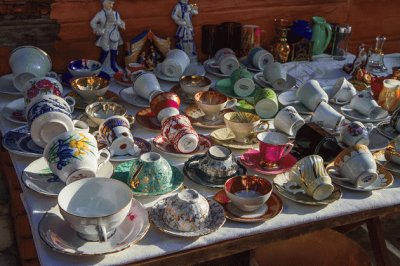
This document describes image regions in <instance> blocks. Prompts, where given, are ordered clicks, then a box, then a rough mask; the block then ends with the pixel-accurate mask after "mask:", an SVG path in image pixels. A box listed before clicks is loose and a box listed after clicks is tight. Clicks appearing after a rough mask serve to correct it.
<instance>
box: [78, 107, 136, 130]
mask: <svg viewBox="0 0 400 266" xmlns="http://www.w3.org/2000/svg"><path fill="white" fill-rule="evenodd" d="M85 112H86V114H87V115H88V117H89V118H90V119H91V120H92V121H93V122H95V123H96V124H97V125H100V124H101V123H103V122H104V120H106V119H107V118H109V117H111V116H115V115H119V116H124V117H127V115H126V112H127V110H126V108H125V107H124V106H123V105H120V104H117V103H114V102H95V103H92V104H90V105H88V106H86V109H85ZM129 123H131V121H129Z"/></svg>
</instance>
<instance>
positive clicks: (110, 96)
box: [65, 90, 119, 110]
mask: <svg viewBox="0 0 400 266" xmlns="http://www.w3.org/2000/svg"><path fill="white" fill-rule="evenodd" d="M65 96H71V97H73V98H74V99H75V101H76V103H75V109H77V110H85V108H86V106H87V105H89V104H91V103H94V102H96V101H97V102H117V101H118V100H119V97H118V95H117V94H115V93H114V92H112V91H110V90H108V91H107V92H106V94H104V96H102V97H99V98H98V99H97V100H96V101H93V102H85V101H84V100H83V98H82V97H81V96H79V94H78V93H76V92H75V91H71V92H69V93H68V94H67V95H65Z"/></svg>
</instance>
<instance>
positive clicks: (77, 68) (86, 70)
mask: <svg viewBox="0 0 400 266" xmlns="http://www.w3.org/2000/svg"><path fill="white" fill-rule="evenodd" d="M101 67H102V65H101V64H100V62H97V61H95V60H90V59H79V60H74V61H71V62H70V63H69V64H68V71H69V73H71V75H72V76H74V77H88V76H97V75H98V74H99V73H100V71H101Z"/></svg>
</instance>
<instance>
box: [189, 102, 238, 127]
mask: <svg viewBox="0 0 400 266" xmlns="http://www.w3.org/2000/svg"><path fill="white" fill-rule="evenodd" d="M229 112H233V110H232V109H224V110H222V111H221V112H220V115H219V118H218V119H217V120H216V121H208V120H205V119H204V113H203V111H202V110H201V109H200V108H199V107H197V105H194V104H193V105H189V106H188V108H186V110H185V115H186V116H187V117H188V118H189V119H190V122H191V123H192V125H193V126H196V127H201V128H223V127H225V122H224V114H226V113H229Z"/></svg>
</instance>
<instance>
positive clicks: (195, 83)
mask: <svg viewBox="0 0 400 266" xmlns="http://www.w3.org/2000/svg"><path fill="white" fill-rule="evenodd" d="M179 85H180V86H181V88H182V90H183V92H185V93H186V94H188V95H190V96H192V97H193V96H194V95H195V94H196V93H198V92H200V91H208V90H209V89H210V86H211V80H210V79H209V78H207V77H204V76H199V75H192V76H183V77H181V79H180V80H179Z"/></svg>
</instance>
